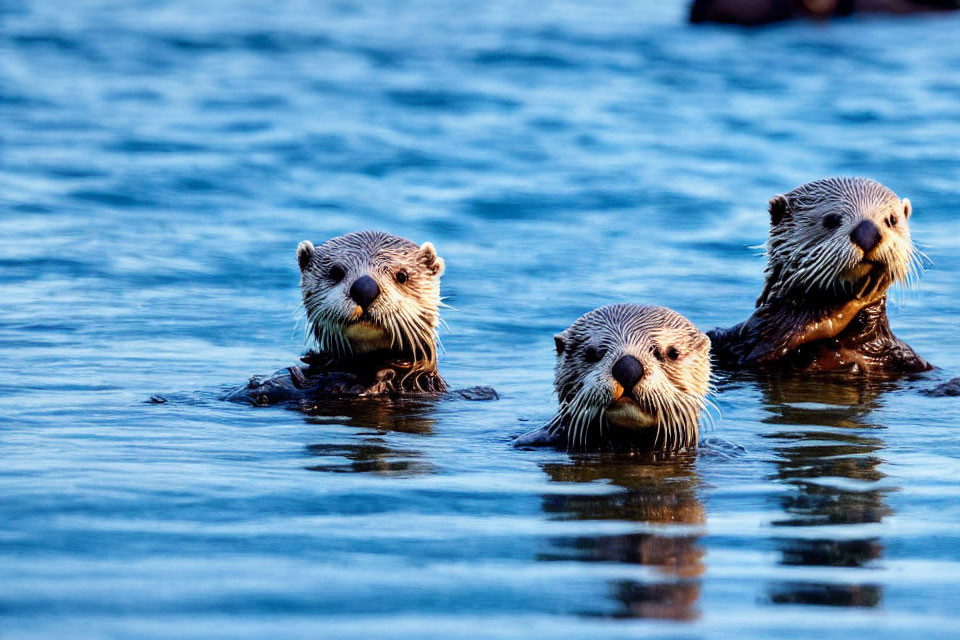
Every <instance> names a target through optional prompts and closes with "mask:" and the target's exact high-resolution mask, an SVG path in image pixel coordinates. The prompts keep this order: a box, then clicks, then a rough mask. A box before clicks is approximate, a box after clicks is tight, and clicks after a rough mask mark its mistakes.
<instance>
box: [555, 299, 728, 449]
mask: <svg viewBox="0 0 960 640" xmlns="http://www.w3.org/2000/svg"><path fill="white" fill-rule="evenodd" d="M554 339H555V342H556V347H557V365H556V372H555V376H554V387H555V389H556V392H557V396H558V399H559V401H560V410H559V411H558V412H557V415H556V416H555V417H554V418H553V420H552V421H551V423H550V425H549V426H550V428H551V431H553V432H556V431H559V430H561V429H563V430H565V431H566V434H567V440H568V446H569V447H570V448H583V447H585V446H586V445H587V442H588V441H590V440H596V439H597V438H603V435H604V430H605V429H608V428H609V427H610V425H613V426H615V427H618V429H655V430H656V431H655V434H654V435H655V438H654V442H655V447H656V448H658V449H677V448H681V447H689V446H694V445H696V444H697V440H698V438H699V432H700V430H699V417H700V413H701V411H702V410H703V409H704V407H705V406H706V396H707V393H708V392H709V391H710V339H709V338H708V337H707V336H706V335H704V334H703V333H701V332H700V331H698V330H697V328H696V327H695V326H693V324H692V323H691V322H690V321H689V320H687V319H686V318H684V317H683V316H681V315H680V314H679V313H676V312H675V311H672V310H670V309H666V308H664V307H656V306H648V305H635V304H615V305H608V306H605V307H601V308H599V309H596V310H595V311H591V312H589V313H587V314H585V315H584V316H582V317H581V318H579V319H578V320H577V321H576V322H574V323H573V324H572V325H571V326H570V327H569V328H567V329H566V330H564V331H563V332H561V333H559V334H557V335H556V336H555V337H554ZM625 356H632V357H633V358H634V359H635V360H636V362H638V363H639V365H640V370H639V371H638V370H637V368H636V366H637V365H636V364H633V367H634V369H633V370H634V376H632V377H637V381H636V383H635V384H634V385H633V387H632V388H624V386H623V385H622V384H621V383H620V382H619V381H618V380H617V373H615V372H616V371H617V364H618V362H619V361H620V360H621V359H622V358H624V357H625ZM637 374H639V376H637ZM620 377H621V378H624V377H625V376H624V375H622V374H620Z"/></svg>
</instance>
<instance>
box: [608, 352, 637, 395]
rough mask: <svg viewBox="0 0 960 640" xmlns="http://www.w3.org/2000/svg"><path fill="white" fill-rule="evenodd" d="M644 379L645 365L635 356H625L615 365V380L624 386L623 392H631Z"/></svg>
mask: <svg viewBox="0 0 960 640" xmlns="http://www.w3.org/2000/svg"><path fill="white" fill-rule="evenodd" d="M642 377H643V365H642V364H640V361H639V360H637V359H636V358H634V357H633V356H623V357H622V358H620V359H619V360H617V363H616V364H615V365H613V379H614V380H616V381H617V382H619V383H620V384H621V385H623V390H624V391H626V392H629V391H630V390H631V389H633V388H634V387H635V386H637V383H638V382H640V378H642Z"/></svg>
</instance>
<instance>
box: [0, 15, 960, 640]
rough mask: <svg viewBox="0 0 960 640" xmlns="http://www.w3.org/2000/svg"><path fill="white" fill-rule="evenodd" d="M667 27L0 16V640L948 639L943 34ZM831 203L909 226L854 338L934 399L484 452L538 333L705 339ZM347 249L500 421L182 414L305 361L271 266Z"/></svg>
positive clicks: (951, 403)
mask: <svg viewBox="0 0 960 640" xmlns="http://www.w3.org/2000/svg"><path fill="white" fill-rule="evenodd" d="M683 14H684V7H683V3H682V2H679V1H671V2H652V1H651V2H636V1H634V2H625V1H622V0H610V1H608V2H603V3H587V2H575V1H573V0H556V1H547V2H543V1H538V2H533V1H519V2H506V1H489V2H473V1H471V2H460V1H451V0H444V1H435V2H433V1H429V0H411V1H409V2H394V1H390V2H379V3H373V2H351V1H349V0H344V1H342V2H328V3H319V2H302V1H301V2H298V1H294V0H290V1H289V2H254V1H249V2H241V1H238V2H230V3H228V2H210V3H202V2H194V1H189V0H125V1H123V2H121V1H119V0H83V1H80V0H75V1H72V2H69V3H64V2H53V1H48V2H33V3H29V5H28V3H18V2H3V3H0V301H2V302H0V363H2V364H0V523H2V524H0V635H3V636H5V637H10V638H40V637H44V638H46V637H49V638H64V637H70V638H128V637H129V638H132V637H137V638H143V637H157V638H187V637H219V638H261V637H266V636H274V637H282V638H298V637H302V638H318V637H320V638H452V637H458V638H460V637H463V638H474V637H476V638H530V637H543V638H557V637H563V638H595V637H603V638H626V637H658V638H659V637H667V638H731V637H735V638H781V639H787V638H810V637H817V638H842V639H848V638H851V637H858V636H865V635H869V637H871V638H894V637H904V638H912V637H923V638H925V639H934V638H947V637H956V636H957V634H958V631H957V629H958V625H960V438H958V437H957V428H958V426H960V402H958V401H957V399H950V398H945V399H933V398H928V397H925V396H922V395H920V394H919V393H918V389H920V388H922V387H925V386H930V385H931V384H933V383H934V382H937V381H940V380H944V379H947V378H949V377H952V376H956V375H958V374H960V335H958V332H957V320H958V318H960V309H958V305H957V300H958V296H960V279H958V278H957V273H960V218H958V217H957V215H956V211H957V204H956V203H957V200H958V195H960V187H958V185H960V152H958V148H960V74H958V69H960V38H957V34H958V33H960V15H956V16H937V17H917V18H906V19H896V18H883V17H876V18H869V17H867V18H856V19H851V20H843V21H836V22H832V23H829V24H814V23H794V24H785V25H779V26H774V27H770V28H765V29H758V30H752V31H747V30H738V29H728V28H714V27H704V28H691V27H688V26H687V25H685V24H684V22H683ZM836 174H854V175H863V176H868V177H872V178H875V179H877V180H880V181H882V182H884V183H886V184H887V185H889V186H890V187H891V188H893V189H894V190H895V191H897V193H898V194H900V195H901V196H907V197H909V198H911V200H912V201H913V205H914V209H915V212H916V213H915V215H914V216H913V217H912V219H911V225H912V229H913V234H914V237H915V239H916V240H917V241H918V243H919V244H920V245H921V246H922V248H923V250H924V251H925V252H926V254H927V255H928V256H929V258H930V264H929V265H928V269H927V272H926V273H925V275H924V276H923V278H922V279H921V284H920V286H919V288H917V289H916V290H913V291H909V292H905V293H903V294H901V295H899V296H898V297H899V300H900V301H901V304H900V305H899V306H895V307H893V308H892V309H891V322H892V324H893V326H894V329H895V330H896V331H897V333H898V335H900V336H901V337H903V338H904V339H905V340H906V341H907V342H909V343H910V344H911V345H912V346H913V347H914V348H915V349H916V350H917V351H918V352H919V353H920V354H922V355H924V356H926V357H928V358H929V359H930V360H932V361H933V362H934V363H935V364H937V365H939V366H940V367H941V369H940V370H939V371H936V372H933V373H932V374H930V375H928V376H926V377H924V378H921V379H919V380H907V381H903V382H900V383H894V384H885V385H880V384H851V385H848V386H839V385H832V386H825V385H822V384H817V383H809V384H804V383H796V382H794V383H788V382H783V381H781V382H777V381H773V382H769V383H761V382H757V381H751V380H735V379H721V382H720V389H721V393H720V394H719V395H718V396H717V398H716V402H717V404H718V406H719V408H720V410H721V412H722V419H721V420H720V422H719V425H718V427H717V428H716V430H715V431H714V432H712V433H710V434H708V436H709V437H711V438H719V439H722V440H723V441H725V442H726V443H728V445H732V446H721V447H717V448H708V449H706V450H704V451H703V452H702V453H700V454H694V455H686V456H680V457H679V458H675V459H671V460H665V461H664V460H651V459H643V458H632V459H631V458H620V457H603V456H585V457H584V456H578V457H571V456H568V455H566V454H563V453H556V452H550V451H538V452H532V451H517V450H514V449H512V448H511V447H510V445H509V440H510V438H511V436H513V435H516V434H518V433H521V432H523V431H524V430H526V429H528V428H531V427H534V426H538V425H539V424H541V423H542V422H543V421H545V420H546V419H547V418H549V416H550V415H551V412H552V410H553V409H554V406H555V404H554V403H555V400H554V398H553V397H552V393H551V379H552V366H553V341H552V336H553V334H554V333H555V332H557V331H558V330H560V329H562V328H564V327H565V326H567V325H568V324H569V323H570V322H571V321H572V320H573V319H575V318H576V317H577V316H578V315H579V314H581V313H583V312H585V311H586V310H589V309H592V308H594V307H596V306H599V305H601V304H604V303H609V302H615V301H635V302H651V303H659V304H664V305H668V306H671V307H673V308H675V309H677V310H678V311H680V312H681V313H683V314H685V315H686V316H687V317H689V318H690V319H691V320H692V321H694V322H695V323H696V324H697V325H698V326H700V327H701V328H703V329H709V328H712V327H714V326H717V325H730V324H732V323H734V322H737V321H739V320H741V319H743V318H744V317H746V315H747V314H748V313H749V312H750V310H751V307H752V304H753V300H754V299H755V297H756V295H757V293H758V291H759V287H760V282H761V271H762V266H763V259H762V257H760V256H759V255H758V251H757V250H756V249H751V248H750V247H752V246H755V245H758V244H761V243H762V242H763V240H764V238H765V235H766V230H767V215H766V213H765V207H766V202H767V200H768V198H769V197H770V196H772V195H773V194H775V193H778V192H781V191H785V190H787V189H790V188H792V187H793V186H795V185H797V184H800V183H802V182H806V181H808V180H811V179H815V178H819V177H825V176H830V175H836ZM361 228H380V229H384V230H387V231H390V232H394V233H398V234H401V235H403V236H405V237H408V238H411V239H413V240H415V241H417V242H423V241H426V240H430V241H432V242H434V243H435V245H436V246H437V248H438V251H439V252H440V254H441V256H442V257H443V258H445V260H446V263H447V273H446V275H445V276H444V280H443V289H444V293H445V294H446V295H447V296H449V300H448V302H449V303H450V304H451V305H452V307H454V308H453V309H450V310H447V311H445V319H446V321H447V323H448V324H449V325H450V330H449V331H448V332H446V333H445V334H444V343H445V345H446V353H445V354H444V355H443V356H442V360H441V369H442V372H443V373H444V374H445V376H446V377H447V378H448V380H449V381H450V383H451V385H453V386H468V385H474V384H488V385H493V386H494V387H496V388H497V389H498V390H499V392H500V394H501V396H502V397H501V399H500V400H499V401H497V402H493V403H474V402H465V401H455V400H450V401H441V402H437V403H425V404H424V403H414V404H408V403H400V404H399V405H397V406H378V405H376V404H375V405H374V406H372V407H366V408H364V409H363V410H362V411H359V410H358V411H357V413H356V415H350V416H337V415H332V416H319V417H312V418H311V417H305V416H303V415H301V414H298V413H295V412H292V411H287V410H283V409H255V408H251V407H247V406H238V405H232V404H228V403H223V402H220V401H218V400H217V397H218V394H219V393H220V392H221V391H222V390H223V389H225V388H227V387H230V386H232V385H236V384H240V383H242V382H243V381H245V380H246V378H247V377H249V376H250V375H252V374H255V373H269V372H271V371H274V370H275V369H277V368H280V367H283V366H287V365H289V364H292V363H293V362H295V359H296V357H297V356H298V354H299V353H300V350H301V348H302V346H303V343H302V325H301V326H299V327H298V326H297V317H296V315H295V310H296V307H297V303H298V301H299V292H298V286H297V285H298V276H297V267H296V261H295V258H294V251H295V248H296V246H297V243H298V242H299V241H300V240H302V239H311V240H313V241H314V242H318V241H322V240H324V239H326V238H329V237H331V236H333V235H337V234H340V233H344V232H347V231H352V230H357V229H361ZM158 393H159V394H163V395H165V396H167V397H168V398H169V399H170V402H168V403H167V404H162V405H152V404H149V403H146V402H145V401H146V400H147V399H148V398H149V397H150V396H151V395H154V394H158ZM736 447H742V448H743V451H741V452H738V450H737V448H736Z"/></svg>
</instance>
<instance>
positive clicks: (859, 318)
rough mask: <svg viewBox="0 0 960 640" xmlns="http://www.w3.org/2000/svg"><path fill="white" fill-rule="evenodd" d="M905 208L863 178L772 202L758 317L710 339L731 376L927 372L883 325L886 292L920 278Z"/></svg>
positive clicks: (827, 183)
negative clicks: (744, 372)
mask: <svg viewBox="0 0 960 640" xmlns="http://www.w3.org/2000/svg"><path fill="white" fill-rule="evenodd" d="M911 212H912V209H911V205H910V201H909V200H907V199H906V198H904V199H903V200H901V199H900V198H898V197H897V195H896V194H895V193H894V192H893V191H891V190H890V189H888V188H887V187H885V186H883V185H882V184H879V183H878V182H874V181H873V180H865V179H862V178H830V179H826V180H817V181H814V182H811V183H808V184H805V185H801V186H799V187H797V188H796V189H794V190H793V191H790V192H788V193H786V194H783V195H778V196H775V197H774V198H772V199H771V200H770V222H771V227H770V235H769V238H768V240H767V251H766V252H767V267H766V279H765V281H764V285H763V290H762V292H761V293H760V297H759V299H758V300H757V309H756V311H754V312H753V315H751V316H750V317H749V318H748V319H747V320H746V321H744V322H742V323H740V324H738V325H736V326H734V327H732V328H730V329H726V330H724V329H714V330H713V331H710V332H708V335H709V336H710V339H711V341H712V342H713V352H714V356H715V358H716V362H717V364H719V365H720V366H723V367H729V368H754V369H766V370H799V371H810V372H812V371H843V372H847V373H879V374H902V373H910V372H916V371H926V370H929V369H931V368H932V367H931V365H930V364H929V363H928V362H927V361H926V360H924V359H923V358H921V357H920V356H918V355H917V354H916V353H914V351H913V350H912V349H911V348H910V347H909V346H907V345H906V344H905V343H904V342H902V341H900V340H898V339H897V337H896V336H894V335H893V332H892V331H891V330H890V325H889V323H888V321H887V313H886V304H887V289H888V288H889V287H890V285H891V284H892V283H896V282H906V281H908V280H910V279H912V278H914V277H916V275H917V274H918V272H919V270H920V266H921V262H920V261H921V258H920V254H919V252H918V251H917V250H916V248H914V246H913V243H912V242H911V240H910V227H909V218H910V214H911Z"/></svg>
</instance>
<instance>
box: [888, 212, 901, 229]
mask: <svg viewBox="0 0 960 640" xmlns="http://www.w3.org/2000/svg"><path fill="white" fill-rule="evenodd" d="M898 222H900V218H898V217H897V214H893V215H892V216H890V217H889V218H887V226H888V227H895V226H897V223H898Z"/></svg>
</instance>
